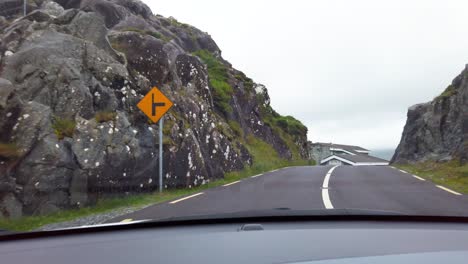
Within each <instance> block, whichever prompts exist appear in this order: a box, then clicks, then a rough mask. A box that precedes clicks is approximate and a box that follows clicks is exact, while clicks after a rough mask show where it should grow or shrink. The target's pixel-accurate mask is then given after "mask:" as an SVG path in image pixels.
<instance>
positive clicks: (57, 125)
mask: <svg viewBox="0 0 468 264" xmlns="http://www.w3.org/2000/svg"><path fill="white" fill-rule="evenodd" d="M75 127H76V123H75V120H73V119H67V118H60V117H55V118H54V120H53V122H52V128H53V129H54V132H55V134H56V135H57V138H58V139H64V138H65V137H70V138H71V137H73V133H74V132H75Z"/></svg>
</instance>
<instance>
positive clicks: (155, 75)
mask: <svg viewBox="0 0 468 264" xmlns="http://www.w3.org/2000/svg"><path fill="white" fill-rule="evenodd" d="M15 3H16V4H17V2H15V1H14V0H10V1H9V2H8V3H7V5H15ZM33 7H34V8H33ZM28 10H29V13H28V15H27V16H25V17H15V15H14V13H10V14H7V15H5V16H4V17H0V18H1V19H0V131H1V132H0V216H5V217H20V216H21V215H31V214H45V213H51V212H54V211H57V210H60V209H63V208H76V207H81V206H85V205H89V204H93V203H95V202H96V201H97V200H98V199H100V198H103V197H113V196H122V195H126V194H132V193H141V192H150V191H154V190H156V189H157V188H158V181H157V171H158V170H157V169H158V168H157V164H158V155H157V149H158V143H157V140H156V139H157V131H158V125H156V124H151V123H150V122H148V118H147V117H146V116H145V115H144V114H143V113H141V112H140V110H138V109H137V107H136V104H137V103H138V102H139V100H141V98H142V97H143V96H144V95H145V94H146V93H147V92H148V91H149V90H150V88H151V87H152V86H158V88H160V89H161V90H162V91H163V92H164V93H165V94H166V95H167V96H168V97H169V98H170V99H171V100H172V101H173V102H174V103H175V105H174V107H173V108H172V109H171V111H169V113H168V114H167V115H166V116H165V122H164V128H163V129H164V133H165V138H164V145H163V147H164V168H165V177H164V188H174V187H194V186H198V185H203V184H206V183H208V182H209V181H212V180H214V179H219V178H222V177H223V176H224V173H226V172H229V171H234V170H240V169H242V168H244V167H245V166H250V165H251V164H252V163H253V162H254V159H253V156H252V154H251V153H250V152H249V150H248V147H249V142H251V141H252V138H253V139H256V140H261V141H263V142H266V143H268V144H269V145H271V146H272V148H273V149H274V150H275V151H276V152H277V153H278V155H279V156H280V157H282V158H284V159H291V158H304V159H306V158H307V156H308V153H307V147H306V142H307V138H306V133H307V128H305V127H304V126H303V125H302V124H301V123H300V122H299V121H297V120H295V119H294V118H292V117H287V118H288V119H287V120H286V119H285V120H286V121H285V120H283V119H282V120H281V121H282V123H281V124H282V125H281V126H280V125H278V124H279V123H278V124H277V122H276V121H275V120H279V119H281V118H285V117H282V116H280V115H278V114H277V113H276V112H275V111H274V110H273V109H272V108H271V106H270V98H269V96H268V92H267V89H266V88H265V87H264V86H263V85H260V84H256V83H254V82H253V81H252V80H251V79H249V78H248V77H246V76H245V75H244V74H243V73H242V72H240V71H238V70H236V69H234V68H232V66H231V65H230V64H229V63H228V62H227V61H225V60H224V59H223V58H222V57H221V50H220V49H219V48H218V46H217V45H216V43H215V42H214V41H213V40H212V39H211V37H210V36H209V35H208V34H207V33H204V32H202V31H200V30H198V29H196V28H194V27H192V26H190V25H187V24H183V23H180V22H178V21H177V20H175V19H174V18H164V17H161V16H155V15H153V14H152V12H151V10H150V9H149V8H148V7H147V6H146V5H144V4H143V3H141V2H139V1H135V0H56V1H54V2H53V1H50V0H45V1H35V2H34V3H33V6H32V7H31V8H29V9H28ZM213 65H215V66H213ZM213 67H214V68H213ZM213 80H215V81H219V82H222V87H221V90H220V87H218V86H217V85H218V84H217V83H216V82H214V81H213ZM219 82H218V83H219ZM222 89H227V90H226V91H224V90H222ZM288 120H289V121H290V122H292V123H291V124H294V125H289V123H288V122H289V121H288Z"/></svg>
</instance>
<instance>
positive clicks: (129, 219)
mask: <svg viewBox="0 0 468 264" xmlns="http://www.w3.org/2000/svg"><path fill="white" fill-rule="evenodd" d="M131 221H133V219H131V218H127V219H124V220H122V221H120V223H128V222H131Z"/></svg>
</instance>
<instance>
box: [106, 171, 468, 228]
mask: <svg viewBox="0 0 468 264" xmlns="http://www.w3.org/2000/svg"><path fill="white" fill-rule="evenodd" d="M274 208H290V209H297V210H307V209H329V210H333V209H370V210H382V211H392V212H398V213H403V214H411V215H452V216H468V196H466V195H460V194H458V193H456V192H451V190H450V189H443V188H441V187H437V186H436V185H435V184H433V183H431V182H429V181H424V180H422V178H419V177H415V176H413V175H411V174H408V173H405V172H403V171H400V170H397V169H394V168H392V167H389V166H355V167H354V166H338V167H331V166H300V167H289V168H284V169H280V170H276V171H271V172H268V173H264V174H261V175H259V176H256V177H250V178H246V179H243V180H241V181H238V182H234V183H231V184H226V185H224V186H219V187H216V188H213V189H209V190H204V191H202V192H200V193H196V194H193V195H189V196H186V197H181V198H178V199H176V200H173V201H169V202H165V203H161V204H156V205H152V206H149V207H146V208H144V209H142V210H139V211H136V212H133V213H131V214H127V215H124V216H120V217H117V218H115V219H112V220H111V221H109V222H119V221H125V220H127V221H128V220H129V219H131V220H143V219H162V218H168V217H177V216H195V215H203V214H220V213H233V212H239V211H255V210H269V209H274Z"/></svg>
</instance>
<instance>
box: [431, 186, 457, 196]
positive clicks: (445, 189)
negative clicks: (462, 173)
mask: <svg viewBox="0 0 468 264" xmlns="http://www.w3.org/2000/svg"><path fill="white" fill-rule="evenodd" d="M436 186H437V187H439V188H440V189H442V190H444V191H447V192H449V193H453V194H455V195H461V193H457V192H456V191H452V190H450V189H449V188H446V187H444V186H441V185H436Z"/></svg>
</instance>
